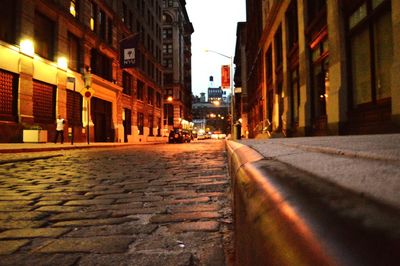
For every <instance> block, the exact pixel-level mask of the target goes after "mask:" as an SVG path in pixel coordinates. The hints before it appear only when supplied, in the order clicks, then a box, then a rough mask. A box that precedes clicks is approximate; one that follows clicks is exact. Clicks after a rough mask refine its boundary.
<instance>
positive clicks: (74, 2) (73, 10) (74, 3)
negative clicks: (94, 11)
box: [69, 0, 78, 17]
mask: <svg viewBox="0 0 400 266" xmlns="http://www.w3.org/2000/svg"><path fill="white" fill-rule="evenodd" d="M69 13H70V14H71V15H72V16H74V17H77V16H78V0H71V1H70V2H69Z"/></svg>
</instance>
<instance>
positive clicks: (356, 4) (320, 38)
mask: <svg viewBox="0 0 400 266" xmlns="http://www.w3.org/2000/svg"><path fill="white" fill-rule="evenodd" d="M246 3H247V36H246V37H247V44H246V51H247V52H246V60H247V76H246V81H247V90H248V104H249V106H248V108H249V109H248V110H249V113H248V119H249V131H250V135H251V136H256V135H258V134H263V133H276V134H284V135H287V136H304V135H336V134H363V133H389V132H398V131H399V129H400V127H399V124H400V118H399V117H400V99H399V98H400V76H399V75H398V74H397V73H399V71H400V42H399V40H400V1H398V0H392V1H390V0H358V1H351V3H350V2H349V1H341V0H318V1H315V0H291V1H289V0H287V1H272V0H269V1H268V0H265V1H259V0H247V2H246Z"/></svg>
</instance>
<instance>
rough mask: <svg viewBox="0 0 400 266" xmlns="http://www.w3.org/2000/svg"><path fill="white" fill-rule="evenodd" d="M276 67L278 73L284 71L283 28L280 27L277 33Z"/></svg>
mask: <svg viewBox="0 0 400 266" xmlns="http://www.w3.org/2000/svg"><path fill="white" fill-rule="evenodd" d="M275 60H276V61H275V67H276V68H277V71H280V70H282V63H283V48H282V27H281V26H279V28H278V30H277V31H276V33H275Z"/></svg>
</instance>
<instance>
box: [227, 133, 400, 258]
mask: <svg viewBox="0 0 400 266" xmlns="http://www.w3.org/2000/svg"><path fill="white" fill-rule="evenodd" d="M227 150H228V160H229V171H230V175H231V177H232V186H233V187H232V191H233V197H234V218H235V222H234V223H235V224H234V228H235V239H236V246H235V252H236V263H237V265H263V264H271V265H396V264H398V261H399V260H400V254H399V253H398V250H399V249H400V226H399V224H400V193H399V190H400V135H399V134H396V135H368V136H367V135H365V136H335V137H308V138H284V139H267V140H241V141H236V142H235V141H227Z"/></svg>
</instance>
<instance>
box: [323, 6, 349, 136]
mask: <svg viewBox="0 0 400 266" xmlns="http://www.w3.org/2000/svg"><path fill="white" fill-rule="evenodd" d="M339 2H340V1H339V0H328V2H327V5H328V6H327V11H328V25H329V26H328V38H329V80H327V81H326V83H327V84H326V86H327V88H326V93H327V94H328V98H327V103H326V112H327V116H328V134H329V135H338V134H340V129H341V128H342V127H343V124H344V123H345V122H346V121H347V109H348V104H347V101H348V97H347V90H348V88H347V80H346V76H347V75H346V50H345V38H346V36H345V31H344V25H343V20H342V19H341V18H342V14H341V13H340V12H341V11H340V3H339Z"/></svg>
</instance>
